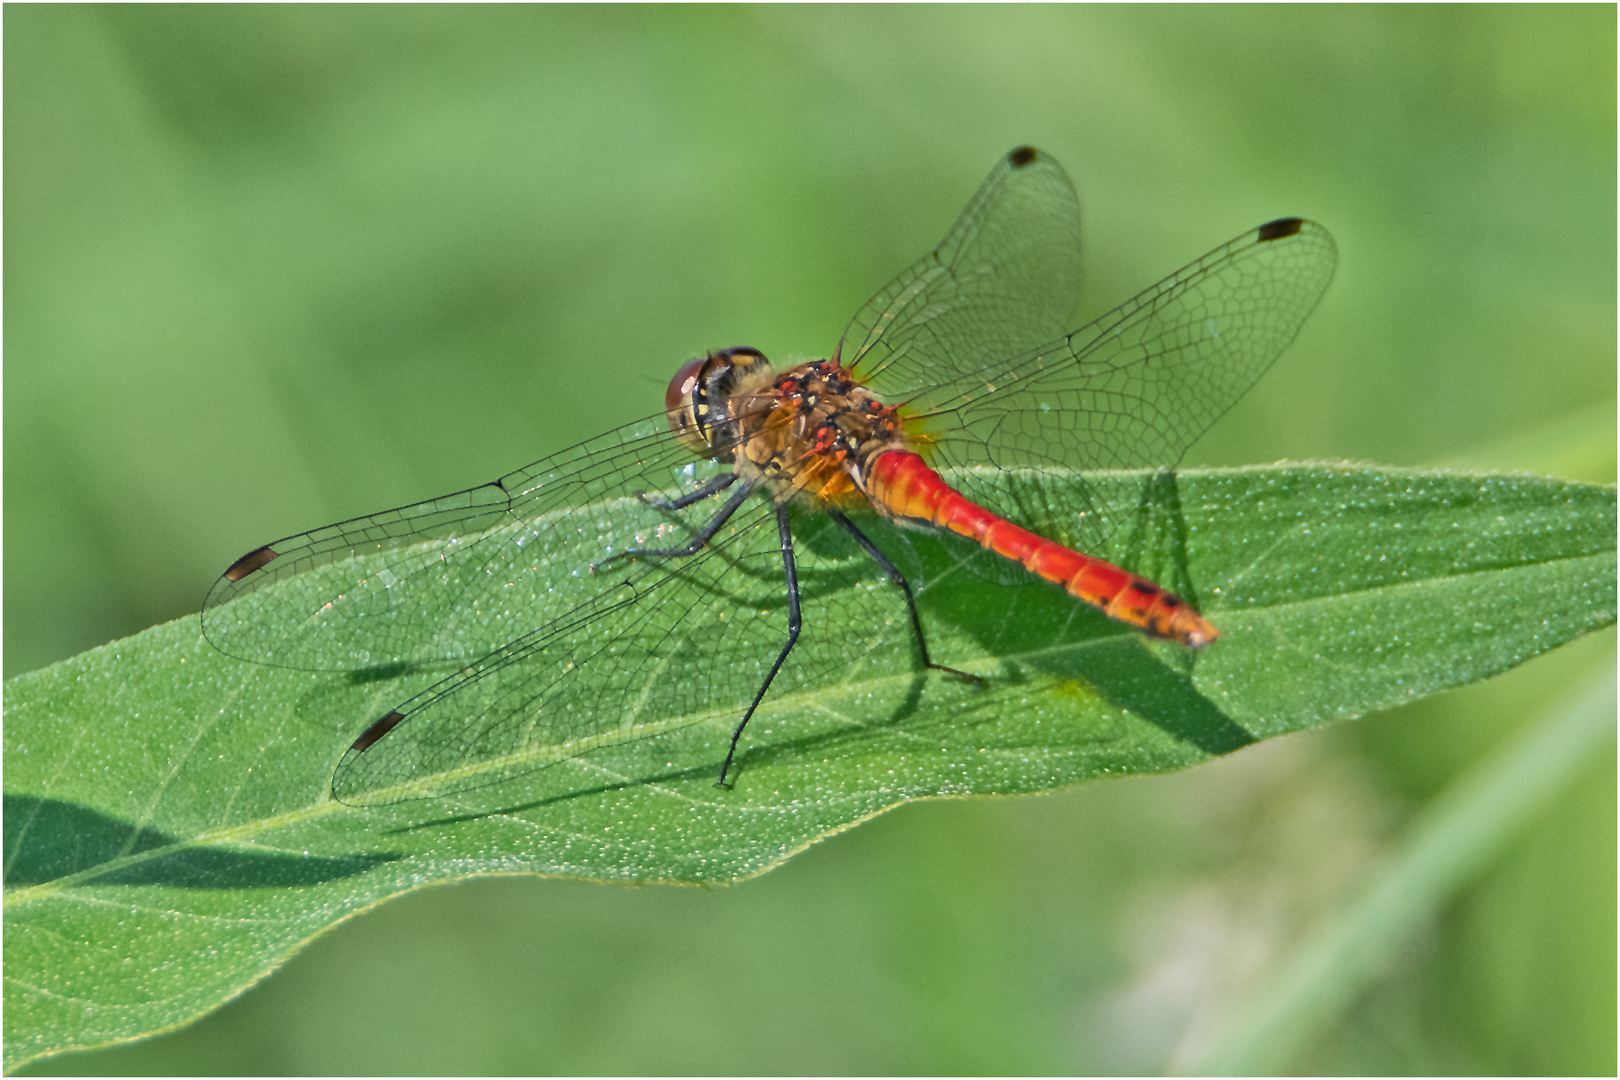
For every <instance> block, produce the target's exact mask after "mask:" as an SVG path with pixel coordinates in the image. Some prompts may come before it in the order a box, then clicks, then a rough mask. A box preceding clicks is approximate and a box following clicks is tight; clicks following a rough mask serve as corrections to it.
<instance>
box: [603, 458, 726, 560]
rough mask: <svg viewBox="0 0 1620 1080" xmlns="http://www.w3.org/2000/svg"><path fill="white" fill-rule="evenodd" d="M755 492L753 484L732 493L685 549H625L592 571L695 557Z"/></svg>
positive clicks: (715, 488) (610, 556)
mask: <svg viewBox="0 0 1620 1080" xmlns="http://www.w3.org/2000/svg"><path fill="white" fill-rule="evenodd" d="M729 475H731V476H733V477H735V476H736V475H737V474H736V473H731V474H729ZM730 483H731V481H729V480H728V481H726V483H724V484H715V485H714V488H713V491H706V492H704V495H711V494H713V493H714V491H720V490H723V489H724V488H725V487H727V486H728V485H729V484H730ZM705 486H708V485H705ZM753 490H754V485H753V484H744V485H743V486H742V487H740V488H738V489H737V490H736V491H734V492H732V493H731V498H729V499H727V500H726V505H724V506H722V507H721V508H720V512H719V513H717V514H715V515H714V517H712V518H710V519H709V521H708V522H707V524H705V525H704V526H703V528H701V529H699V530H698V531H697V535H696V536H694V537H692V542H691V543H689V544H687V545H686V546H685V547H679V548H669V549H668V550H656V549H653V548H625V549H624V550H623V551H615V552H614V553H613V554H612V555H609V556H608V557H607V558H605V559H603V560H601V561H600V562H594V563H591V571H592V572H593V573H594V572H595V571H597V570H599V569H601V568H602V567H603V566H605V565H607V564H608V563H610V562H613V561H614V560H615V559H630V558H634V557H635V556H637V555H651V556H656V557H659V558H671V559H675V558H681V557H683V556H686V555H695V554H697V552H698V550H699V549H701V548H702V547H703V545H704V544H707V543H708V542H709V541H710V540H713V539H714V534H715V533H717V532H719V531H720V529H721V527H722V526H724V525H725V523H726V522H727V521H729V520H731V515H732V514H735V513H736V512H737V508H738V507H739V506H741V505H742V504H743V501H744V500H746V499H747V498H748V496H749V494H750V493H751V492H752V491H753ZM686 505H690V504H686Z"/></svg>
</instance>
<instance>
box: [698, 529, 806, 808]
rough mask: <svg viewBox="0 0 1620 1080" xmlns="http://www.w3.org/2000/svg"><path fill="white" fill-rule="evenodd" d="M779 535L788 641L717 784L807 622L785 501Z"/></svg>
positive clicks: (722, 783) (723, 782) (728, 754)
mask: <svg viewBox="0 0 1620 1080" xmlns="http://www.w3.org/2000/svg"><path fill="white" fill-rule="evenodd" d="M776 535H777V536H778V537H779V538H780V539H781V541H782V569H783V571H784V572H785V573H786V575H787V594H788V639H787V644H786V645H783V646H782V651H781V653H780V654H778V655H777V657H776V663H774V664H772V665H771V670H770V674H768V675H766V676H765V681H764V682H763V683H761V684H760V687H759V693H757V694H755V695H754V703H753V704H752V705H750V706H748V711H747V712H745V713H743V718H742V723H740V724H738V725H737V730H736V731H734V732H732V733H731V749H730V750H728V751H726V762H725V764H724V765H721V766H720V779H719V780H716V781H715V783H714V786H715V787H721V788H723V787H725V786H726V773H728V772H730V771H731V760H732V758H735V757H736V756H737V740H738V739H740V738H742V733H743V728H745V727H747V726H748V721H749V720H750V719H751V718H752V717H753V715H754V710H755V709H757V708H759V703H760V702H761V701H764V700H765V691H767V690H769V689H770V688H771V680H773V679H775V678H776V673H777V672H778V671H781V670H782V665H783V664H784V663H786V662H787V658H788V653H790V652H792V651H793V646H794V644H795V643H796V642H797V641H798V640H799V627H800V626H802V625H803V621H802V620H801V619H800V618H799V571H798V569H797V568H796V567H795V566H794V564H793V530H792V529H791V528H790V527H789V525H788V508H787V504H786V503H783V502H779V503H777V504H776Z"/></svg>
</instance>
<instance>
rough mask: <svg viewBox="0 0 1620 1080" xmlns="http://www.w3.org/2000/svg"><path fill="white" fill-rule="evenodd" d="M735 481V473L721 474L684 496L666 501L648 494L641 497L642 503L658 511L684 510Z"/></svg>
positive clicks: (660, 496) (710, 478)
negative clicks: (654, 507)
mask: <svg viewBox="0 0 1620 1080" xmlns="http://www.w3.org/2000/svg"><path fill="white" fill-rule="evenodd" d="M736 479H737V474H736V473H735V472H723V473H719V474H718V475H715V476H711V477H709V478H708V479H707V480H705V481H703V483H701V484H699V485H698V486H697V487H695V488H693V489H692V490H691V491H688V492H687V493H686V494H685V495H677V496H676V497H675V498H673V499H666V498H664V497H663V496H662V495H654V494H652V493H651V492H648V493H646V494H644V495H642V497H641V498H642V501H643V502H645V503H646V504H647V505H648V506H656V507H657V508H658V509H660V510H684V509H685V508H686V507H688V506H691V505H692V504H693V503H695V502H701V501H702V500H704V499H707V498H708V497H709V496H710V495H713V494H714V493H715V492H717V491H724V490H726V488H728V487H730V486H731V484H732V481H734V480H736Z"/></svg>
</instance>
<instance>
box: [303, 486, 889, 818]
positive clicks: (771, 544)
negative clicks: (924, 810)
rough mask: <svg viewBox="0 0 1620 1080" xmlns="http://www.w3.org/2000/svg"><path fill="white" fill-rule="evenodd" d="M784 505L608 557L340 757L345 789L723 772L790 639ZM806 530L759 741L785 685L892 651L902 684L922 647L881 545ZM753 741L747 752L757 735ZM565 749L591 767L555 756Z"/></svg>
mask: <svg viewBox="0 0 1620 1080" xmlns="http://www.w3.org/2000/svg"><path fill="white" fill-rule="evenodd" d="M774 516H775V511H774V508H773V507H772V505H771V504H770V502H769V501H768V500H767V499H766V498H757V499H754V500H751V501H750V502H749V503H747V504H746V505H745V506H744V507H743V508H742V509H741V510H739V511H738V513H737V515H736V517H735V518H734V519H733V520H732V522H730V523H729V524H728V527H727V528H726V529H725V530H724V531H723V532H722V534H720V535H719V536H717V537H716V538H715V539H714V540H713V541H712V542H711V543H710V544H709V545H708V546H706V547H704V548H703V549H701V550H700V551H698V552H697V553H695V554H693V555H691V556H687V557H680V558H674V557H638V558H637V559H636V560H635V561H633V562H632V561H619V562H614V563H610V564H607V565H605V566H603V567H602V568H601V569H600V571H599V574H600V575H601V576H602V577H605V578H607V579H609V588H606V589H604V590H602V591H601V592H599V593H598V594H596V596H594V597H593V598H592V600H591V601H590V602H589V603H587V604H582V605H579V606H577V607H575V608H573V609H572V610H570V612H569V613H568V615H567V617H565V618H561V619H557V620H554V621H552V622H551V623H549V624H547V625H546V626H545V627H543V628H541V629H539V630H537V631H535V632H533V633H531V634H529V635H527V636H525V637H523V638H520V639H518V640H517V641H514V642H512V643H510V644H509V645H507V646H505V647H503V648H501V649H498V650H496V651H494V652H492V653H490V654H489V655H487V656H484V657H482V658H480V659H478V660H476V661H474V662H473V663H471V664H469V665H468V666H467V667H466V668H465V669H463V670H462V671H460V672H458V673H456V674H455V675H452V676H451V677H449V678H447V679H445V680H443V681H442V682H440V683H439V684H437V685H436V686H433V687H431V688H429V689H428V690H426V691H424V692H423V693H421V694H419V695H417V696H416V697H415V698H412V699H411V700H410V701H407V702H405V703H403V704H401V705H399V706H398V707H397V708H396V709H394V710H392V711H391V712H390V713H388V714H387V715H386V716H384V717H383V718H381V719H380V720H379V721H377V723H375V724H373V725H372V727H371V728H370V729H368V732H367V733H366V734H365V735H362V737H361V738H360V739H359V740H357V741H356V744H355V746H354V747H352V748H351V749H350V750H349V751H348V752H347V753H346V754H345V755H344V757H343V759H342V761H341V762H340V763H339V765H338V768H337V771H336V773H335V775H334V777H333V781H332V790H333V794H334V796H335V797H336V798H338V799H339V800H341V801H343V802H346V803H350V804H353V805H359V806H379V805H386V804H389V803H395V802H403V801H409V800H414V799H421V798H429V797H432V798H442V797H444V796H448V795H468V793H471V794H470V795H469V797H467V798H463V799H459V800H458V801H457V802H456V803H455V805H456V807H457V808H458V809H460V810H464V811H467V812H474V811H477V812H483V811H487V810H489V809H491V808H493V807H497V806H510V805H514V804H515V803H517V802H521V801H525V800H531V799H536V798H547V797H553V796H557V795H562V794H565V793H567V792H569V791H577V790H579V788H580V786H581V785H582V784H583V785H586V786H600V785H602V784H604V783H616V782H620V781H621V780H623V779H624V778H626V777H631V776H634V777H637V778H640V779H645V778H647V777H649V776H656V775H659V774H660V773H667V772H670V771H672V770H673V771H675V772H685V771H686V770H688V769H698V770H700V771H701V772H702V773H703V774H704V775H705V777H708V776H709V775H710V770H715V772H714V774H713V775H718V769H719V765H720V761H721V760H722V759H723V758H724V756H725V752H726V748H727V745H728V742H729V739H730V736H731V733H732V731H733V730H734V729H735V726H736V724H737V723H738V722H739V721H740V720H741V719H742V717H743V715H744V712H745V711H746V709H747V708H748V705H749V704H750V703H751V702H752V701H753V699H754V696H755V694H757V693H758V691H759V688H760V686H761V685H762V684H763V682H764V679H765V677H766V675H767V673H768V672H769V670H770V667H771V665H772V663H773V662H774V661H775V659H776V657H777V655H778V654H779V652H780V650H781V648H782V646H783V645H784V644H785V643H786V641H787V634H788V629H787V627H788V612H787V607H788V605H787V599H786V587H785V582H784V576H783V564H782V554H781V550H780V543H779V540H778V537H777V530H776V529H775V528H774V527H773V525H774ZM796 532H802V533H803V534H804V535H805V537H806V540H807V542H805V543H801V544H799V545H797V549H798V555H797V562H798V567H799V583H800V595H801V599H802V601H803V604H804V609H805V630H804V634H803V636H802V637H801V638H800V641H799V645H798V647H797V648H796V649H795V650H794V652H793V653H792V654H791V656H790V657H789V659H788V662H787V664H786V665H785V666H784V667H783V668H782V670H781V672H780V673H779V674H778V675H777V677H776V679H775V681H774V682H773V683H772V684H771V689H770V694H769V697H768V698H767V705H766V707H765V709H764V710H763V711H762V712H761V713H760V714H757V715H756V716H755V719H754V721H753V722H752V724H751V725H750V727H749V729H748V730H749V732H750V733H751V734H752V736H753V737H754V738H756V739H757V738H760V737H764V736H765V734H766V733H767V732H768V731H769V730H770V725H771V721H770V719H769V714H770V712H771V710H772V708H773V707H774V706H775V705H777V704H780V703H781V702H782V701H783V700H784V699H791V698H792V697H793V696H794V695H796V694H800V693H804V692H817V691H821V690H824V689H825V688H826V687H827V686H829V685H830V684H833V683H836V682H837V681H838V680H839V679H840V678H841V677H850V674H851V673H853V672H856V671H859V670H870V669H872V667H873V665H874V659H873V658H874V656H879V655H881V658H882V662H881V663H879V664H878V665H877V666H879V667H881V670H882V671H883V673H884V676H885V682H892V681H893V680H892V676H891V672H892V668H893V664H894V662H895V661H894V658H893V655H892V654H898V655H899V656H901V657H907V658H909V657H910V656H911V655H912V649H913V648H914V646H913V644H912V641H911V638H910V629H909V622H908V621H907V620H906V617H905V614H904V607H903V600H902V599H901V597H900V595H899V594H898V592H897V591H895V590H894V589H893V588H892V586H888V584H887V583H886V582H885V581H884V580H883V577H882V573H881V571H880V570H878V568H877V567H876V566H875V565H874V564H873V563H872V562H871V561H870V560H869V559H866V558H865V557H864V556H863V555H861V554H860V553H859V552H858V551H851V550H849V547H850V545H849V544H848V543H847V542H844V543H843V544H842V545H841V546H836V549H835V550H832V551H830V552H829V551H828V544H827V543H826V541H828V540H829V539H831V540H834V541H836V540H837V539H838V537H837V536H836V535H833V536H829V530H828V529H827V518H826V517H825V516H824V515H819V514H813V513H808V512H807V513H805V514H803V515H801V516H800V518H799V522H798V525H796ZM818 540H819V541H820V542H818ZM899 662H900V663H902V664H903V663H904V662H905V660H903V659H902V660H900V661H899ZM704 721H708V723H706V724H705V723H703V722H704ZM793 735H794V737H800V736H802V735H803V732H801V731H797V730H795V731H794V733H793ZM745 739H747V740H749V741H748V742H745V744H744V748H745V751H746V749H747V748H748V747H749V746H751V745H757V744H756V743H755V742H754V741H753V740H752V739H750V738H749V736H745ZM563 762H576V763H578V765H579V768H576V769H556V770H551V769H550V767H551V766H555V765H558V764H560V763H563ZM674 762H681V763H683V764H682V765H681V766H679V767H677V766H674V765H672V764H671V763H674ZM543 770H546V772H545V775H544V776H541V777H536V776H535V775H534V774H537V773H541V772H542V771H543ZM514 780H518V781H520V783H521V788H520V789H514V788H513V787H512V786H511V785H510V784H509V783H508V782H509V781H514Z"/></svg>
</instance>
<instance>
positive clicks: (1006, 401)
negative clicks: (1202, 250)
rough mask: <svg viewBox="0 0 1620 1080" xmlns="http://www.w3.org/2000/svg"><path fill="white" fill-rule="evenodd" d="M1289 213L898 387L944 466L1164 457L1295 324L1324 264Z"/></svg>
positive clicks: (1314, 229)
mask: <svg viewBox="0 0 1620 1080" xmlns="http://www.w3.org/2000/svg"><path fill="white" fill-rule="evenodd" d="M1336 261H1337V253H1336V251H1335V248H1334V245H1333V238H1332V237H1331V236H1329V235H1328V232H1327V230H1326V229H1324V228H1322V227H1321V226H1320V225H1318V224H1316V223H1315V222H1311V221H1305V220H1302V219H1299V218H1286V219H1282V220H1280V221H1275V222H1271V223H1269V224H1266V225H1262V226H1260V227H1259V228H1257V229H1251V230H1249V231H1248V232H1246V233H1244V234H1243V235H1242V236H1239V237H1237V238H1236V239H1234V240H1232V241H1231V242H1230V243H1227V244H1223V245H1221V246H1220V247H1218V248H1216V249H1215V250H1214V251H1212V252H1210V253H1209V254H1208V255H1205V256H1204V257H1203V258H1201V259H1199V260H1198V261H1196V262H1194V263H1191V264H1190V265H1188V266H1186V267H1183V268H1182V269H1181V270H1178V271H1177V272H1176V273H1174V274H1171V275H1170V276H1169V277H1167V278H1165V279H1164V280H1163V281H1161V282H1159V283H1158V284H1157V285H1154V286H1153V287H1152V288H1150V289H1148V290H1147V291H1145V292H1143V293H1142V294H1141V295H1139V296H1137V297H1136V298H1135V299H1133V300H1131V301H1129V302H1128V303H1125V304H1122V305H1121V306H1120V307H1118V308H1116V309H1114V310H1113V311H1111V312H1109V313H1108V314H1107V315H1104V316H1103V317H1102V318H1100V319H1098V320H1096V321H1095V322H1093V323H1091V324H1090V325H1088V326H1086V327H1083V328H1082V329H1079V330H1076V331H1074V332H1073V333H1071V334H1069V335H1067V336H1066V337H1062V338H1059V339H1057V340H1056V341H1053V342H1050V343H1049V344H1047V345H1044V346H1041V347H1039V348H1035V349H1032V350H1029V351H1026V352H1024V353H1022V354H1012V353H1007V354H1003V355H1002V356H1001V357H1000V358H998V359H996V360H994V361H987V362H984V363H981V364H980V365H979V367H978V369H977V370H975V371H973V372H971V373H965V374H963V373H957V374H956V377H955V378H949V379H945V380H935V379H928V378H927V373H926V372H924V371H920V370H919V371H910V370H908V371H907V374H909V375H912V376H913V377H915V378H917V379H918V380H920V381H919V382H917V383H915V384H913V385H912V386H911V387H910V388H909V389H907V390H905V391H903V392H902V396H903V398H904V399H905V400H908V401H910V402H911V405H910V412H911V414H912V415H913V416H914V417H916V423H917V426H918V428H919V430H921V431H923V432H926V433H929V434H930V435H931V436H932V438H933V439H934V441H935V445H936V446H937V447H938V449H939V453H940V455H941V457H942V459H943V461H944V462H945V463H947V464H955V465H981V464H996V465H1001V466H1004V467H1005V466H1014V465H1062V466H1068V467H1071V468H1090V469H1096V468H1114V469H1129V468H1143V467H1155V466H1170V465H1174V464H1175V463H1176V462H1177V461H1179V460H1180V459H1181V457H1182V455H1183V454H1184V453H1186V451H1187V448H1188V447H1189V446H1191V445H1192V444H1193V442H1195V441H1196V440H1197V439H1198V437H1199V436H1200V435H1202V434H1203V433H1204V432H1205V431H1207V430H1208V429H1209V427H1210V425H1211V424H1213V423H1214V422H1215V421H1216V420H1217V419H1218V418H1219V417H1220V416H1221V415H1222V414H1223V413H1225V412H1226V411H1227V410H1228V409H1230V408H1231V407H1232V406H1233V405H1234V404H1236V402H1237V400H1238V399H1239V398H1240V397H1242V396H1243V394H1244V393H1246V392H1247V391H1248V389H1249V388H1250V387H1251V386H1253V385H1254V383H1255V381H1256V380H1257V379H1259V377H1260V376H1261V375H1262V374H1263V373H1264V372H1265V370H1266V369H1267V368H1269V367H1270V366H1271V365H1272V363H1273V362H1274V361H1275V360H1276V359H1277V357H1278V356H1279V355H1280V354H1281V353H1282V351H1283V349H1285V348H1286V347H1287V346H1288V343H1289V342H1291V341H1292V340H1293V339H1294V337H1295V335H1296V334H1298V333H1299V328H1300V326H1301V324H1303V323H1304V321H1305V317H1306V316H1307V315H1309V314H1310V313H1311V310H1312V309H1313V308H1315V307H1316V305H1317V302H1318V301H1320V300H1321V298H1322V294H1323V293H1324V292H1325V291H1326V289H1327V286H1328V282H1329V280H1331V278H1332V277H1333V269H1334V265H1335V263H1336Z"/></svg>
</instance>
